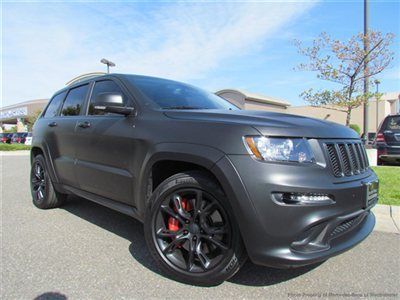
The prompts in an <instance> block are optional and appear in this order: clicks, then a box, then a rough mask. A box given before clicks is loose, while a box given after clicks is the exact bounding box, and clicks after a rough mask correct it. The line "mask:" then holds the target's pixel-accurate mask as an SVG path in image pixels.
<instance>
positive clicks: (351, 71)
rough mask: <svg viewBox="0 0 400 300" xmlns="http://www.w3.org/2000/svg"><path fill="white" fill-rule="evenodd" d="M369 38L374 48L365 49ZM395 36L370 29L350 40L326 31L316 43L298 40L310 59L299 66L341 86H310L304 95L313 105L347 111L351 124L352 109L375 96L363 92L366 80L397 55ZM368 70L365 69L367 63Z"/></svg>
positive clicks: (384, 67)
mask: <svg viewBox="0 0 400 300" xmlns="http://www.w3.org/2000/svg"><path fill="white" fill-rule="evenodd" d="M365 38H366V39H368V42H369V45H370V48H369V50H368V51H364V47H363V45H364V39H365ZM393 38H394V35H393V34H392V33H387V34H385V35H384V34H382V33H381V32H379V31H369V33H368V34H367V35H366V36H365V37H364V34H363V33H359V34H357V35H354V36H352V37H351V38H350V39H349V40H348V41H340V40H335V39H332V38H331V37H330V36H329V35H328V34H327V33H325V32H323V33H321V34H320V35H319V37H318V38H316V39H315V40H314V41H313V43H312V45H311V46H309V47H303V44H302V42H300V41H298V40H296V41H295V45H296V46H297V49H298V52H299V53H300V54H302V55H304V56H305V57H307V58H308V61H309V62H308V63H302V64H300V65H298V66H297V68H296V69H298V70H303V71H314V72H317V78H319V79H322V80H326V81H330V82H333V83H335V84H337V86H338V87H337V88H334V89H325V90H320V91H314V90H313V89H309V90H307V91H304V92H303V93H301V94H300V97H302V98H303V99H304V100H305V101H307V102H308V103H310V104H311V105H312V106H318V107H324V108H328V109H334V110H339V111H343V112H345V113H346V125H347V126H349V125H350V120H351V112H352V110H353V109H355V108H357V107H359V106H360V105H361V104H363V103H364V102H365V101H368V99H369V98H370V97H371V96H372V94H366V95H365V94H363V80H364V79H365V78H367V79H368V80H370V81H371V79H372V78H373V76H375V75H377V74H379V73H381V72H382V71H383V70H385V69H386V68H387V67H388V66H389V65H390V62H391V61H392V60H393V58H394V53H393V52H392V51H391V50H390V48H389V46H390V44H391V43H392V41H393ZM366 61H368V69H367V70H366V72H364V68H363V67H364V63H365V62H366Z"/></svg>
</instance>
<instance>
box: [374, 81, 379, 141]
mask: <svg viewBox="0 0 400 300" xmlns="http://www.w3.org/2000/svg"><path fill="white" fill-rule="evenodd" d="M374 83H375V86H376V92H375V101H376V131H375V132H376V134H378V126H379V124H378V120H379V116H378V109H379V101H378V100H379V99H378V93H379V84H380V83H381V82H380V81H379V80H378V79H375V80H374Z"/></svg>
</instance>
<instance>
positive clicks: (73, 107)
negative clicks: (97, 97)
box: [61, 84, 89, 116]
mask: <svg viewBox="0 0 400 300" xmlns="http://www.w3.org/2000/svg"><path fill="white" fill-rule="evenodd" d="M88 88H89V85H88V84H85V85H82V86H80V87H77V88H74V89H71V90H70V91H69V93H68V95H67V98H66V99H65V101H64V104H63V107H62V109H61V115H62V116H76V115H79V113H80V111H81V109H82V106H83V103H84V102H85V98H86V94H87V91H88Z"/></svg>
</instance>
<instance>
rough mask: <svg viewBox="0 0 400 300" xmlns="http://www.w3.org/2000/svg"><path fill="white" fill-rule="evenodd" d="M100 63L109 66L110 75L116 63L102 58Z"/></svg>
mask: <svg viewBox="0 0 400 300" xmlns="http://www.w3.org/2000/svg"><path fill="white" fill-rule="evenodd" d="M100 62H101V63H102V64H105V65H107V73H110V67H115V63H113V62H112V61H109V60H108V59H105V58H102V59H101V60H100Z"/></svg>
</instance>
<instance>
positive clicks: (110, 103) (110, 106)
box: [94, 93, 135, 116]
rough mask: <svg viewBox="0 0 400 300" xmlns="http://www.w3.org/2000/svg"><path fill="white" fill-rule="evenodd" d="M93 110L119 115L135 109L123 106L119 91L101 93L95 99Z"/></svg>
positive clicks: (128, 113) (129, 112)
mask: <svg viewBox="0 0 400 300" xmlns="http://www.w3.org/2000/svg"><path fill="white" fill-rule="evenodd" d="M94 109H95V110H100V111H104V112H110V113H115V114H121V115H125V116H127V115H130V114H132V113H133V112H134V111H135V109H134V108H133V107H126V106H124V98H123V96H122V94H120V93H101V94H98V95H97V97H96V99H95V106H94Z"/></svg>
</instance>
